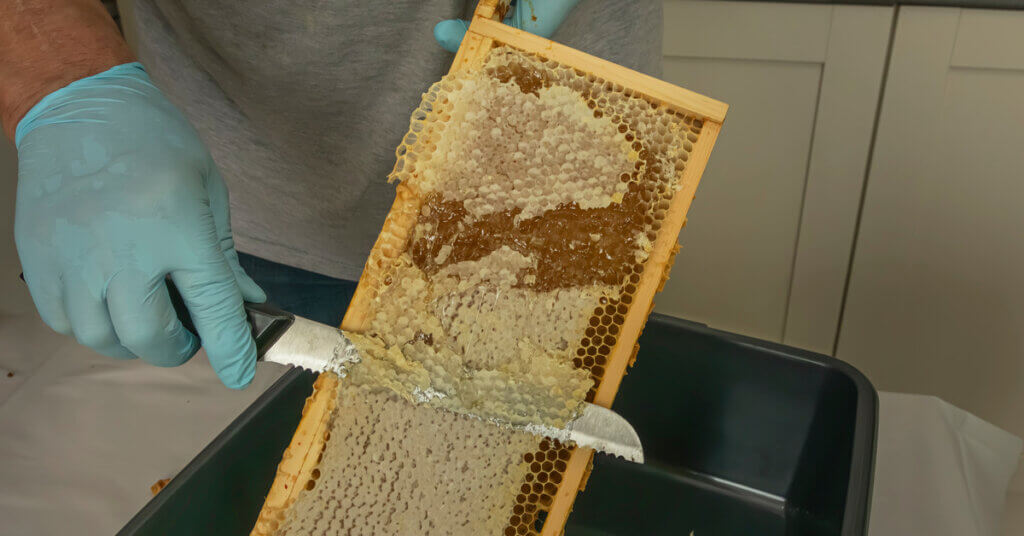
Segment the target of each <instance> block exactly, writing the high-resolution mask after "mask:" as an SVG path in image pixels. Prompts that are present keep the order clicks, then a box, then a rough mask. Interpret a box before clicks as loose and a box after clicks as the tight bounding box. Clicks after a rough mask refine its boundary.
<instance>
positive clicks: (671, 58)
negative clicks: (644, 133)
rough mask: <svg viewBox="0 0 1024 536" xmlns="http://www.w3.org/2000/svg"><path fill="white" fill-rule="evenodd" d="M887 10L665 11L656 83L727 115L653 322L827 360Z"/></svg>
mask: <svg viewBox="0 0 1024 536" xmlns="http://www.w3.org/2000/svg"><path fill="white" fill-rule="evenodd" d="M892 13H893V10H892V8H890V7H878V6H835V5H809V4H768V3H759V2H752V3H751V2H694V1H676V0H669V1H667V2H666V3H665V41H664V77H665V79H666V80H668V81H670V82H673V83H675V84H679V85H681V86H683V87H686V88H689V89H693V90H696V91H699V92H701V93H705V94H707V95H710V96H712V97H715V98H717V99H721V100H724V101H725V102H728V103H729V105H730V108H729V115H728V117H727V119H726V121H725V125H724V127H723V130H722V134H721V136H720V137H719V139H718V143H717V144H716V146H715V152H714V154H713V155H712V158H711V162H710V163H709V165H708V168H707V171H706V172H705V174H704V179H703V180H702V181H701V185H700V188H698V191H697V200H696V201H695V202H694V204H693V208H692V209H691V210H690V215H689V219H690V225H689V226H688V227H687V228H686V229H684V230H683V234H682V235H681V242H682V246H683V247H682V250H681V251H680V253H679V255H678V256H677V258H676V265H675V268H674V269H673V271H672V278H671V279H670V280H669V282H668V285H667V286H666V288H665V290H664V292H663V293H662V294H660V295H659V296H658V299H657V300H658V301H657V309H656V310H657V311H659V312H662V313H667V314H671V315H676V316H681V317H684V318H688V319H691V320H696V321H700V322H705V323H707V324H709V325H711V326H714V327H716V328H720V329H726V330H730V331H735V332H739V333H744V334H748V335H753V336H755V337H761V338H764V339H769V340H773V341H783V342H786V343H789V344H794V345H797V346H802V347H806V348H810V349H813V350H817V351H822V352H825V353H831V352H832V348H833V344H834V342H835V333H836V327H837V325H838V318H839V311H840V307H841V303H842V295H843V288H844V285H845V282H846V274H847V269H848V267H849V255H850V249H851V247H852V244H853V234H854V229H855V223H856V217H857V209H858V206H859V199H860V196H861V193H862V188H863V181H864V173H865V167H866V163H867V154H868V148H869V146H870V138H871V132H872V126H873V122H874V118H875V112H876V110H877V107H878V96H879V86H880V82H881V78H882V72H883V65H884V63H885V55H886V49H887V45H888V40H889V35H890V31H891V25H892Z"/></svg>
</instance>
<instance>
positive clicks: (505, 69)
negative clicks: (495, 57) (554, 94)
mask: <svg viewBox="0 0 1024 536" xmlns="http://www.w3.org/2000/svg"><path fill="white" fill-rule="evenodd" d="M491 74H492V76H494V78H496V79H497V80H498V81H499V82H501V83H502V84H507V83H508V82H509V81H512V82H515V84H516V85H517V86H519V90H520V91H522V92H523V93H530V94H532V95H536V96H538V97H539V96H540V89H541V88H546V87H551V85H552V83H553V80H552V79H551V75H549V74H548V73H545V72H542V71H538V70H537V69H533V68H530V67H526V66H524V65H522V64H518V63H513V64H510V65H502V66H499V67H497V68H495V69H494V72H493V73H491Z"/></svg>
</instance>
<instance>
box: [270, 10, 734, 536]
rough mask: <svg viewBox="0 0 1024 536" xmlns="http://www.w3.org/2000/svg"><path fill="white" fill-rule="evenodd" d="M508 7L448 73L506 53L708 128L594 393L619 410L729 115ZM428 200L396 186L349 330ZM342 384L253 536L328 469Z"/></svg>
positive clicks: (479, 23) (551, 530)
mask: <svg viewBox="0 0 1024 536" xmlns="http://www.w3.org/2000/svg"><path fill="white" fill-rule="evenodd" d="M506 8H507V2H502V0H481V2H480V3H479V5H478V6H477V8H476V11H475V12H474V15H473V19H472V22H471V24H470V26H469V29H468V31H467V33H466V36H465V38H464V39H463V41H462V44H461V46H460V47H459V50H458V52H457V53H456V55H455V60H454V61H453V63H452V66H451V69H450V71H449V72H456V71H460V70H463V69H477V68H480V67H481V66H482V64H483V62H484V60H485V58H486V56H487V54H488V53H489V52H490V51H491V49H493V48H494V47H496V46H501V45H505V46H509V47H512V48H515V49H518V50H521V51H524V52H528V53H531V54H535V55H537V56H541V57H543V58H546V59H549V60H553V61H555V62H558V63H560V64H562V65H565V66H568V67H572V68H575V69H577V70H579V71H583V72H586V73H588V74H592V75H594V76H596V77H599V78H602V79H604V80H606V81H608V82H612V83H615V84H619V85H622V86H624V87H626V88H628V89H630V90H632V91H633V93H634V94H637V95H641V96H643V97H644V98H646V99H647V100H648V101H649V102H652V103H657V104H658V105H659V106H665V107H667V108H669V109H671V110H674V111H676V112H681V113H684V114H686V115H689V116H691V117H694V118H696V119H700V120H701V121H702V122H703V126H702V129H701V133H700V136H699V137H698V139H697V141H696V142H695V143H694V146H693V149H692V151H691V153H690V159H689V161H688V162H687V165H686V167H685V169H684V171H683V174H682V178H681V189H680V190H679V191H678V192H677V193H676V194H675V195H674V196H673V197H672V201H671V205H670V207H669V210H668V213H667V216H666V217H665V220H664V221H663V223H662V228H661V230H660V232H659V233H658V238H657V240H656V241H655V243H654V247H653V250H652V252H651V255H650V257H649V258H648V260H647V261H646V263H645V269H644V271H643V273H642V275H641V279H640V282H639V283H638V284H637V291H636V293H635V294H634V302H633V305H632V306H631V307H630V308H629V310H628V312H627V313H626V315H625V321H624V323H623V326H622V330H621V335H620V337H619V338H618V341H617V342H616V344H615V346H614V348H612V350H611V354H610V356H609V360H608V363H607V366H606V368H605V373H604V375H603V377H602V379H601V381H600V383H599V384H598V385H597V389H596V391H595V393H594V398H593V403H595V404H598V405H600V406H604V407H611V404H612V401H613V400H614V398H615V394H616V392H617V391H618V388H619V384H620V382H621V380H622V378H623V377H624V376H625V374H626V369H627V368H628V367H629V366H630V365H631V364H632V362H633V360H634V359H635V358H636V353H637V350H638V349H639V346H638V345H637V344H636V341H637V339H638V338H639V336H640V332H641V330H642V329H643V326H644V324H645V323H646V321H647V317H648V316H649V315H650V313H651V310H652V309H653V307H654V295H655V293H657V292H658V291H660V290H661V289H662V288H663V287H664V285H665V281H666V280H667V279H668V273H669V270H670V269H671V267H672V262H673V259H674V256H675V254H676V252H677V251H678V250H679V246H678V245H677V243H676V239H677V237H678V235H679V231H680V230H681V229H682V227H683V226H684V225H685V223H686V213H687V211H688V210H689V207H690V203H691V202H692V201H693V198H694V195H695V192H696V189H697V185H698V183H699V182H700V177H701V175H702V174H703V172H704V168H705V166H706V164H707V161H708V158H709V157H710V155H711V150H712V148H713V147H714V144H715V141H716V139H717V137H718V133H719V131H720V130H721V127H722V122H723V121H724V119H725V114H726V111H727V109H728V106H727V105H726V104H725V103H723V102H720V101H717V100H714V99H711V98H708V97H705V96H703V95H700V94H697V93H694V92H692V91H689V90H686V89H683V88H680V87H677V86H675V85H672V84H669V83H668V82H664V81H662V80H658V79H656V78H653V77H650V76H647V75H644V74H642V73H638V72H636V71H633V70H631V69H627V68H625V67H622V66H619V65H616V64H614V63H611V62H608V61H605V60H602V59H600V58H597V57H594V56H591V55H589V54H585V53H583V52H580V51H578V50H575V49H572V48H569V47H567V46H564V45H560V44H558V43H555V42H553V41H551V40H548V39H545V38H542V37H538V36H536V35H533V34H530V33H527V32H524V31H522V30H518V29H516V28H512V27H510V26H507V25H505V24H502V23H501V22H500V20H501V19H502V18H503V17H502V16H503V15H504V13H505V11H506ZM422 201H423V200H422V199H421V198H420V197H419V196H418V195H417V194H416V193H415V192H414V191H413V190H412V189H411V188H410V187H408V186H407V185H405V184H399V185H398V186H397V187H396V195H395V201H394V203H393V205H392V207H391V211H390V212H389V214H388V216H387V219H386V220H385V222H384V226H383V229H382V230H381V233H380V235H379V236H378V238H377V242H376V243H375V244H374V247H373V250H372V252H371V254H370V258H369V260H368V261H367V263H366V266H365V268H364V270H363V274H362V277H361V278H360V280H359V285H358V287H357V288H356V292H355V294H354V296H353V298H352V301H351V303H350V304H349V307H348V310H347V311H346V313H345V317H344V319H343V321H342V324H341V328H342V329H344V330H347V331H353V332H361V331H364V330H365V329H366V328H367V327H368V324H369V321H370V318H371V313H372V310H371V303H372V301H373V299H374V297H375V296H374V293H375V291H376V288H378V283H379V274H380V272H381V270H382V269H383V268H384V266H385V265H386V262H387V261H390V260H393V259H395V258H396V257H397V256H398V255H400V254H401V253H402V252H403V251H404V249H405V247H406V243H407V239H408V236H409V234H410V233H411V232H412V229H413V227H414V226H415V223H416V216H417V214H418V213H419V209H420V205H421V203H422ZM338 381H339V380H338V378H337V377H336V376H334V375H333V374H330V373H324V374H321V375H320V377H319V378H318V379H317V381H316V383H315V384H314V390H313V394H312V395H311V396H310V397H309V399H307V401H306V405H305V407H304V408H303V410H302V419H301V421H300V423H299V426H298V428H297V429H296V431H295V435H294V436H293V437H292V441H291V443H290V444H289V446H288V448H287V449H286V450H285V453H284V455H283V456H282V459H281V463H280V464H279V466H278V470H277V475H276V477H275V479H274V482H273V484H272V486H271V489H270V491H269V492H268V494H267V498H266V500H265V502H264V505H263V508H262V510H261V511H260V516H259V520H258V521H257V524H256V526H255V527H254V528H253V531H252V535H253V536H268V535H270V534H272V533H273V530H274V528H275V527H276V526H277V522H279V521H280V520H281V519H283V514H284V512H285V511H286V510H287V509H288V507H289V506H290V505H291V504H292V503H294V502H295V500H296V499H297V497H298V495H299V493H300V492H301V490H302V489H303V488H304V486H305V483H306V482H308V481H309V479H310V475H311V474H312V471H313V469H314V468H315V467H316V465H317V463H319V457H320V454H321V452H322V451H323V449H324V448H325V445H326V440H325V435H326V433H327V432H328V430H329V429H330V425H331V418H332V415H333V410H334V405H335V396H336V388H337V386H338ZM592 458H593V450H591V449H585V448H575V449H573V450H572V454H571V456H570V458H569V460H568V462H567V464H566V469H565V471H564V472H563V480H562V483H561V484H560V485H559V486H558V491H557V493H556V494H555V496H554V497H553V500H552V502H551V505H550V507H549V508H548V513H547V517H546V519H545V522H544V526H543V529H542V531H541V535H542V536H557V535H559V534H561V533H562V531H563V529H564V526H565V523H566V521H567V519H568V516H569V513H570V511H571V510H572V505H573V502H574V501H575V499H576V495H577V493H578V492H579V491H581V490H582V489H583V488H584V486H585V484H586V479H587V476H588V475H589V470H590V467H591V462H592Z"/></svg>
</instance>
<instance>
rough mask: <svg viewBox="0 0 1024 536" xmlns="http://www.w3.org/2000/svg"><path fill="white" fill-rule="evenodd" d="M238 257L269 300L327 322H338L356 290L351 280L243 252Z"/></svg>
mask: <svg viewBox="0 0 1024 536" xmlns="http://www.w3.org/2000/svg"><path fill="white" fill-rule="evenodd" d="M238 261H239V263H240V264H241V265H242V268H243V269H244V270H245V273H247V274H249V277H252V278H253V280H255V281H256V284H257V285H259V286H260V287H262V288H263V290H264V291H265V292H266V293H267V301H268V302H270V303H272V304H273V305H274V306H276V307H280V308H281V309H284V310H285V311H288V312H290V313H294V314H297V315H299V316H302V317H305V318H308V319H310V320H315V321H317V322H321V323H323V324H327V325H330V326H338V325H340V324H341V318H342V317H343V316H345V309H346V308H347V307H348V302H349V301H351V300H352V294H353V293H354V292H355V290H356V283H355V282H354V281H346V280H344V279H335V278H333V277H328V276H325V275H320V274H317V273H313V272H307V271H306V270H300V269H298V268H292V267H291V266H286V265H284V264H277V263H276V262H270V261H268V260H264V259H261V258H259V257H254V256H252V255H248V254H246V253H239V254H238Z"/></svg>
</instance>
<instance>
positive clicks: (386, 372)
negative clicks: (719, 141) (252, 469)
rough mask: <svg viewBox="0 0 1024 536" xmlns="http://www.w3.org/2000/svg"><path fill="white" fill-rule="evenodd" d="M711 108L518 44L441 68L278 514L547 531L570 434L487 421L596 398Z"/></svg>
mask: <svg viewBox="0 0 1024 536" xmlns="http://www.w3.org/2000/svg"><path fill="white" fill-rule="evenodd" d="M702 127H703V123H702V121H701V120H700V119H697V118H695V117H692V116H689V115H686V114H683V113H680V112H677V111H674V110H671V109H668V108H666V107H662V106H659V105H657V104H652V103H651V102H649V101H648V100H647V99H645V98H643V97H642V96H641V95H639V94H635V93H634V92H633V91H632V90H630V89H628V88H624V87H622V86H620V85H617V84H615V83H612V82H609V81H606V80H603V79H601V78H599V77H596V76H594V75H592V74H588V73H584V72H581V71H578V70H575V69H573V68H570V67H567V66H564V65H561V64H559V63H557V62H554V61H551V60H548V59H545V58H542V57H540V56H536V55H532V54H529V53H526V52H522V51H520V50H517V49H515V48H511V47H507V46H500V47H497V48H494V49H492V50H491V51H490V52H489V53H488V54H487V56H486V58H485V61H484V63H483V65H482V67H481V68H480V69H476V70H464V71H460V72H457V73H454V74H451V75H448V76H447V77H445V78H443V79H442V80H441V81H440V82H438V83H436V84H434V85H433V86H432V87H431V88H430V89H429V90H428V91H427V93H426V94H425V95H424V97H423V100H422V102H421V104H420V106H419V107H418V108H417V109H416V110H415V111H414V112H413V114H412V119H411V122H410V129H409V131H408V133H407V134H406V136H405V137H404V139H403V141H402V143H401V145H400V146H399V147H398V149H397V151H396V156H397V160H396V163H395V167H394V170H393V172H392V173H391V175H390V176H389V180H391V181H399V182H400V186H399V187H398V201H396V205H395V208H393V209H392V212H391V214H389V217H388V221H387V222H386V223H385V228H384V230H383V231H382V233H381V236H380V238H379V239H378V243H377V246H376V247H375V248H374V250H373V252H372V253H371V256H370V259H369V260H368V262H367V269H366V272H365V273H364V276H363V280H362V281H361V283H360V287H361V288H363V287H364V286H365V287H366V288H367V289H369V292H370V294H369V296H370V297H369V300H368V302H367V303H368V306H367V308H366V309H367V313H366V317H365V321H364V322H362V324H363V325H364V327H365V331H364V332H363V333H361V334H358V335H353V336H352V338H353V340H354V341H355V342H356V343H357V345H359V346H360V348H361V350H362V353H363V355H364V359H363V361H362V362H360V363H359V364H358V365H355V366H353V367H352V368H351V370H350V372H349V375H348V376H347V377H346V378H344V379H343V380H342V381H341V384H340V385H341V387H339V388H338V389H337V401H336V403H335V404H334V406H335V409H334V410H333V413H332V414H331V415H332V417H331V419H332V421H331V424H330V428H329V430H330V431H329V432H328V433H327V435H326V436H325V437H326V438H327V441H325V442H324V446H325V450H324V451H323V452H322V454H321V457H320V460H319V462H318V464H317V466H316V469H314V472H313V475H314V476H313V477H312V478H311V479H310V480H309V483H308V484H307V489H306V490H304V491H301V492H300V493H299V495H298V498H297V499H296V501H295V503H294V504H292V506H291V507H290V508H288V510H287V511H286V512H284V513H283V515H281V516H275V517H272V518H271V517H265V516H263V515H261V523H263V524H264V526H265V527H268V528H269V533H273V534H279V535H285V534H287V535H298V534H302V535H307V534H308V535H313V534H364V533H365V534H423V533H437V534H467V535H468V534H473V535H479V534H504V535H506V536H512V535H524V534H536V533H538V532H539V530H540V525H541V524H542V523H543V519H544V513H545V512H546V511H547V510H548V509H549V508H550V507H551V504H552V501H553V498H554V496H555V493H556V492H557V490H558V486H559V485H560V484H561V483H562V481H563V476H564V473H565V471H566V467H567V462H568V460H569V459H570V456H571V453H572V448H573V447H572V446H571V445H564V444H561V443H559V442H557V441H555V440H552V439H542V440H541V439H539V438H537V437H535V436H532V435H529V434H525V433H523V432H519V431H515V430H513V429H509V428H507V427H505V428H503V427H498V426H494V425H493V424H491V423H488V422H486V421H487V420H494V421H498V422H504V423H544V424H548V425H553V426H561V425H563V424H564V423H565V422H566V421H568V420H569V419H571V418H572V416H573V415H574V414H575V413H576V412H577V411H578V409H579V408H580V405H581V404H582V403H583V402H584V401H585V400H590V399H592V398H593V396H594V394H595V392H596V388H597V386H598V385H599V384H600V382H601V381H602V379H603V378H604V376H605V369H606V366H607V365H608V362H609V359H610V356H611V354H612V350H613V349H614V348H615V347H616V345H617V344H619V342H620V341H619V336H620V334H621V331H622V328H623V324H624V322H625V318H626V315H627V313H628V312H629V311H630V308H631V307H632V306H633V305H634V300H635V298H636V293H637V290H638V286H639V283H640V280H641V274H643V272H644V270H645V265H646V264H647V261H648V259H649V257H650V255H651V252H652V249H653V245H654V243H655V241H656V239H657V237H658V233H659V231H660V230H661V228H662V225H663V222H664V221H665V218H666V215H667V213H668V209H669V207H670V203H671V201H672V200H673V197H674V196H675V195H676V193H677V192H679V191H680V189H681V187H682V173H683V170H684V168H685V166H686V165H687V162H688V160H689V159H690V154H691V151H692V150H693V146H694V143H695V142H696V141H697V140H698V138H699V136H700V133H701V130H702ZM637 305H638V306H641V307H644V308H645V309H646V308H647V307H648V306H649V305H650V304H649V303H642V304H641V303H638V304H637ZM645 313H646V310H645ZM633 342H634V341H633V340H629V341H623V343H624V344H629V345H632V344H633ZM436 408H442V409H444V410H447V411H436ZM330 438H333V439H330ZM573 485H574V486H575V484H573Z"/></svg>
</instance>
